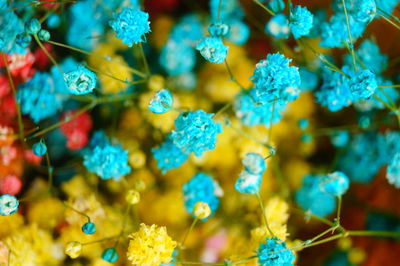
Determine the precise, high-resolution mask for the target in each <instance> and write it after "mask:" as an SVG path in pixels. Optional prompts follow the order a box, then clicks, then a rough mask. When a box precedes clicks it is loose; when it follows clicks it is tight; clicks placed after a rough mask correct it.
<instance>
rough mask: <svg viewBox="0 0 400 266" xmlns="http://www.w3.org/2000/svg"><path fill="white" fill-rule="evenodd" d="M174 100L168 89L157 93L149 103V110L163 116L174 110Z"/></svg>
mask: <svg viewBox="0 0 400 266" xmlns="http://www.w3.org/2000/svg"><path fill="white" fill-rule="evenodd" d="M173 102H174V99H173V98H172V95H171V92H170V91H169V90H168V89H162V90H159V91H157V92H156V94H155V95H154V96H153V98H151V100H150V103H149V106H148V108H149V110H150V111H152V112H153V113H155V114H163V113H166V112H168V111H169V110H170V109H171V108H172V104H173Z"/></svg>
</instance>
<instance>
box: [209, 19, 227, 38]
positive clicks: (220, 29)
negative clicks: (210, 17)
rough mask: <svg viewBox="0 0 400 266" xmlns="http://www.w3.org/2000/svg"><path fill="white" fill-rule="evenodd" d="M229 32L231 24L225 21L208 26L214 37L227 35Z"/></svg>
mask: <svg viewBox="0 0 400 266" xmlns="http://www.w3.org/2000/svg"><path fill="white" fill-rule="evenodd" d="M228 32H229V26H228V25H226V24H225V23H221V22H215V23H212V24H210V25H209V26H208V33H209V34H210V35H211V36H213V37H220V36H225V35H227V34H228Z"/></svg>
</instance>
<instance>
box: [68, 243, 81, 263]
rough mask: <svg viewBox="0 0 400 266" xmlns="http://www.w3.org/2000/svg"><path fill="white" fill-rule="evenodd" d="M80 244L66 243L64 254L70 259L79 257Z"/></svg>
mask: <svg viewBox="0 0 400 266" xmlns="http://www.w3.org/2000/svg"><path fill="white" fill-rule="evenodd" d="M81 252H82V244H81V242H78V241H71V242H68V243H67V245H66V246H65V254H67V255H68V256H69V257H70V258H71V259H76V258H77V257H79V255H81Z"/></svg>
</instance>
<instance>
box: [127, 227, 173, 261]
mask: <svg viewBox="0 0 400 266" xmlns="http://www.w3.org/2000/svg"><path fill="white" fill-rule="evenodd" d="M129 238H130V240H129V247H128V251H127V257H128V260H129V261H130V262H131V263H132V265H160V264H161V263H169V262H170V261H171V259H172V258H171V257H172V253H173V251H174V248H175V247H176V242H175V241H173V240H172V239H171V237H169V236H168V234H167V229H166V228H165V227H163V226H162V227H159V226H157V225H155V224H153V225H151V226H148V225H145V224H143V223H142V224H140V229H139V231H137V232H136V233H133V234H131V235H130V236H129Z"/></svg>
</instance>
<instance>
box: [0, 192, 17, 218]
mask: <svg viewBox="0 0 400 266" xmlns="http://www.w3.org/2000/svg"><path fill="white" fill-rule="evenodd" d="M18 205H19V202H18V200H17V198H16V197H14V196H12V195H10V194H3V195H1V196H0V215H1V216H9V215H11V214H13V213H14V212H16V211H17V210H18Z"/></svg>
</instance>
